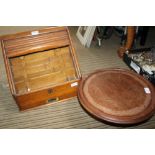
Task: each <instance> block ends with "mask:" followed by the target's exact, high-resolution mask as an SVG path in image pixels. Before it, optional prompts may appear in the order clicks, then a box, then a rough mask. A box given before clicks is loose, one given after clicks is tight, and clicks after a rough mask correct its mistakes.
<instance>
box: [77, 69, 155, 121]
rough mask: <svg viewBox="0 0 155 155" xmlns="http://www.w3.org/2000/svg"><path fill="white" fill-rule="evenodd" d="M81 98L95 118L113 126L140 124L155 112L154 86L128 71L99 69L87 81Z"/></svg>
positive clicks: (81, 84) (80, 93)
mask: <svg viewBox="0 0 155 155" xmlns="http://www.w3.org/2000/svg"><path fill="white" fill-rule="evenodd" d="M78 97H79V100H80V102H81V104H82V106H83V107H84V108H85V109H86V110H87V111H88V112H90V113H91V114H92V115H94V116H96V117H98V118H100V119H102V120H106V121H109V122H113V123H119V124H134V123H139V122H141V121H144V120H146V119H148V118H149V117H150V116H152V115H153V114H154V112H155V90H154V87H153V85H152V84H151V83H150V82H148V81H147V80H145V79H144V78H143V77H142V76H140V75H138V74H136V73H134V72H133V71H129V70H124V69H103V70H98V71H96V72H94V73H92V74H90V75H89V76H87V77H86V78H83V79H82V80H81V82H80V86H79V91H78Z"/></svg>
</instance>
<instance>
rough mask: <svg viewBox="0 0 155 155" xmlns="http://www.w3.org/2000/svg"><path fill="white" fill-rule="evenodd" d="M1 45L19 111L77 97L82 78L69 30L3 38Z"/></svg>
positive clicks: (47, 29) (21, 34) (33, 32)
mask: <svg viewBox="0 0 155 155" xmlns="http://www.w3.org/2000/svg"><path fill="white" fill-rule="evenodd" d="M1 45H2V52H3V56H4V62H5V67H6V72H7V77H8V82H9V86H10V90H11V93H12V95H13V97H14V99H15V100H16V103H17V105H18V106H19V109H20V110H25V109H29V108H32V107H36V106H39V105H43V104H46V103H49V102H53V101H60V100H63V99H67V98H70V97H74V96H76V95H77V86H78V83H79V80H80V77H81V75H80V71H79V66H78V62H77V59H76V55H75V51H74V49H73V46H72V41H71V38H70V35H69V31H68V29H67V27H48V28H44V29H41V30H37V31H29V32H22V33H18V34H13V35H6V36H2V37H1Z"/></svg>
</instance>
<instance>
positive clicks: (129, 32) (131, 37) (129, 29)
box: [117, 26, 135, 58]
mask: <svg viewBox="0 0 155 155" xmlns="http://www.w3.org/2000/svg"><path fill="white" fill-rule="evenodd" d="M134 36H135V27H134V26H128V27H127V41H126V44H125V45H124V46H121V47H120V48H119V49H118V51H117V52H118V55H119V57H120V58H122V57H123V55H124V53H125V51H126V50H128V49H130V48H131V47H132V44H133V41H134Z"/></svg>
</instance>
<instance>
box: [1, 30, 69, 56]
mask: <svg viewBox="0 0 155 155" xmlns="http://www.w3.org/2000/svg"><path fill="white" fill-rule="evenodd" d="M3 43H4V47H5V52H6V55H7V57H14V56H19V55H24V54H28V53H32V52H37V51H41V50H47V49H50V48H51V49H53V48H58V47H63V46H67V45H69V44H70V41H69V37H68V32H67V30H66V28H64V29H61V30H60V31H57V29H56V31H53V28H52V32H48V33H40V32H39V31H38V34H37V35H29V36H25V37H23V36H21V37H20V36H18V38H11V39H7V40H3Z"/></svg>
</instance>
